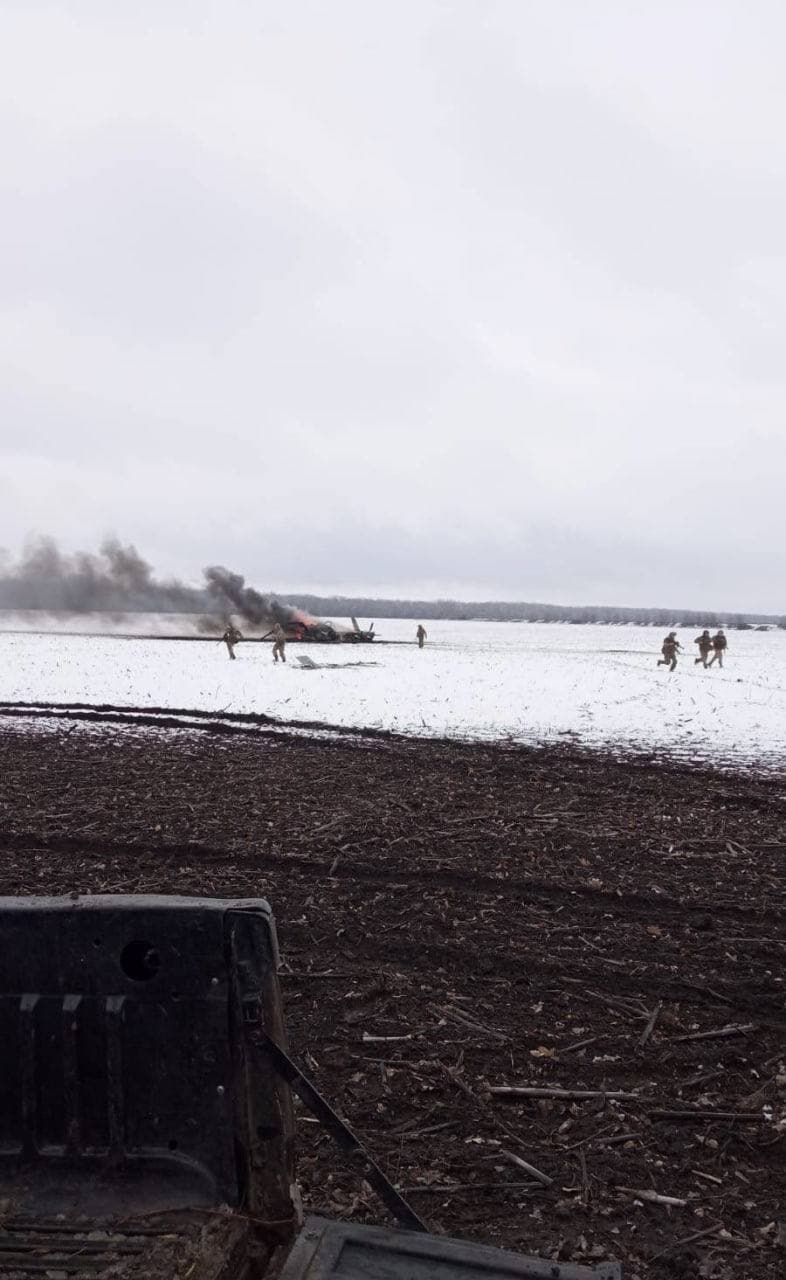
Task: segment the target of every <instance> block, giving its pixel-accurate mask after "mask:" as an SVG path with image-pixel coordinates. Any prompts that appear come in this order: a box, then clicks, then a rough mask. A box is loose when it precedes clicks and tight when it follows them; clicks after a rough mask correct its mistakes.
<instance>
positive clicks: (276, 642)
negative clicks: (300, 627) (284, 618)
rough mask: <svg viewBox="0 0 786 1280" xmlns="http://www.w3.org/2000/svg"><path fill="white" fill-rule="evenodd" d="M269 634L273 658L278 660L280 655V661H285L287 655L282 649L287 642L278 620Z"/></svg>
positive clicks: (285, 634)
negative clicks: (271, 638)
mask: <svg viewBox="0 0 786 1280" xmlns="http://www.w3.org/2000/svg"><path fill="white" fill-rule="evenodd" d="M270 635H272V637H273V660H274V661H275V662H278V660H279V657H280V658H281V661H282V662H286V660H287V655H286V653H285V651H284V650H285V647H286V643H287V633H286V631H285V630H284V628H283V627H282V625H281V623H280V622H277V623H276V625H275V626H274V628H273V630H272V631H271V632H270Z"/></svg>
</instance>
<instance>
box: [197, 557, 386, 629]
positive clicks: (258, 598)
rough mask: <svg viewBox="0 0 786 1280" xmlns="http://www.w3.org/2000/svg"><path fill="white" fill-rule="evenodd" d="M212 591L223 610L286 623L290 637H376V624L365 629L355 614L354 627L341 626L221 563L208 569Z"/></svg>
mask: <svg viewBox="0 0 786 1280" xmlns="http://www.w3.org/2000/svg"><path fill="white" fill-rule="evenodd" d="M205 578H206V580H207V587H208V591H209V592H210V594H211V596H212V597H213V599H214V600H215V601H216V603H217V604H218V605H219V606H220V608H221V610H222V613H223V614H226V613H227V612H229V611H233V612H235V613H238V614H240V616H241V617H242V618H243V620H244V621H245V622H247V623H249V624H250V625H251V626H255V627H259V626H263V627H272V626H275V625H276V624H278V625H279V626H281V627H283V629H284V631H285V632H286V635H287V639H288V640H296V641H298V642H304V641H305V642H307V643H310V644H370V643H371V641H373V639H374V625H373V623H372V625H371V626H370V627H369V628H367V629H365V630H364V629H363V628H362V627H360V626H359V625H358V622H357V620H356V619H355V618H352V620H351V621H352V627H351V628H346V627H345V628H341V627H337V626H335V624H334V623H332V622H327V621H326V620H325V619H323V618H312V617H311V615H310V614H308V613H306V612H305V611H304V610H303V609H296V608H295V607H294V606H293V605H290V604H284V603H283V602H282V601H281V600H277V599H276V598H275V596H269V595H268V596H266V595H263V594H262V593H261V592H260V591H255V590H254V588H253V587H247V586H246V583H245V578H244V577H243V575H242V574H239V573H232V571H231V570H229V569H225V568H223V567H222V566H220V565H214V566H213V567H211V568H209V569H206V570H205Z"/></svg>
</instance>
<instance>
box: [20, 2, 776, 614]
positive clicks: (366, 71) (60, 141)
mask: <svg viewBox="0 0 786 1280" xmlns="http://www.w3.org/2000/svg"><path fill="white" fill-rule="evenodd" d="M785 59H786V6H784V4H783V3H782V0H773V2H772V3H769V2H768V0H747V2H742V0H741V2H740V3H726V2H724V0H704V2H703V3H702V2H700V0H673V2H671V3H670V2H669V0H658V2H657V3H655V0H641V2H640V3H639V2H638V0H617V2H614V3H612V2H604V0H575V3H574V2H571V0H500V2H497V0H472V2H469V0H384V2H383V0H247V2H244V0H215V3H208V2H207V0H134V2H133V3H129V4H119V3H115V4H111V3H107V0H71V2H70V3H68V2H66V0H60V2H58V0H51V3H43V2H41V0H0V156H1V157H2V163H0V219H1V220H2V221H1V224H0V230H1V233H0V511H1V512H2V521H1V522H0V545H5V546H6V547H8V548H9V549H11V550H12V551H18V549H19V548H20V547H21V545H22V543H23V541H24V539H25V536H26V535H28V534H29V533H32V532H41V533H51V534H54V535H55V536H57V537H58V538H59V539H61V540H62V542H63V544H64V546H66V547H68V548H75V547H79V546H85V547H94V546H96V545H97V543H98V542H99V541H100V539H101V538H102V537H103V536H104V535H105V534H107V533H116V534H117V535H118V536H120V537H121V538H122V539H124V540H129V541H133V542H135V543H136V544H137V545H138V547H139V549H140V550H141V551H142V552H143V553H144V554H145V555H146V556H147V557H148V558H149V559H150V560H152V561H153V563H154V564H155V566H156V567H157V569H158V570H159V571H161V572H164V573H175V574H180V575H183V576H184V577H186V578H189V579H197V578H198V577H199V575H200V572H201V569H202V566H203V565H204V564H206V563H210V562H215V561H219V562H225V563H227V564H229V565H230V566H231V567H233V568H235V569H237V570H239V571H241V572H244V573H245V574H246V575H247V576H248V577H249V579H250V580H252V581H253V582H255V583H256V585H258V586H260V587H262V588H268V587H273V588H277V589H286V588H299V589H318V590H328V591H329V590H334V589H335V590H341V591H363V592H369V591H373V592H376V593H379V594H383V595H396V594H407V595H410V594H413V593H415V594H421V595H433V594H439V595H456V596H459V597H461V596H464V597H477V596H479V595H480V596H484V597H490V596H496V597H505V598H519V599H540V600H544V601H573V602H577V603H619V604H663V605H683V606H686V607H687V606H691V605H694V606H696V607H704V606H716V607H719V608H723V607H729V608H739V609H751V610H752V609H758V610H764V611H778V612H782V611H784V609H786V592H785V591H784V586H785V584H786V574H784V547H785V546H786V501H784V488H785V484H784V482H785V480H786V347H785V344H784V338H785V337H786V129H784V120H786V77H784V74H783V67H784V60H785Z"/></svg>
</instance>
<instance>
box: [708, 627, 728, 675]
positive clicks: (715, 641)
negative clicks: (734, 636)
mask: <svg viewBox="0 0 786 1280" xmlns="http://www.w3.org/2000/svg"><path fill="white" fill-rule="evenodd" d="M728 647H729V642H728V640H727V639H726V636H725V635H724V633H723V630H722V628H721V629H719V630H718V632H717V633H716V634H715V635H714V636H713V637H712V649H713V653H712V657H711V658H710V661H709V666H712V664H713V662H717V664H718V666H719V667H722V666H723V655H724V653H725V652H726V650H727V649H728Z"/></svg>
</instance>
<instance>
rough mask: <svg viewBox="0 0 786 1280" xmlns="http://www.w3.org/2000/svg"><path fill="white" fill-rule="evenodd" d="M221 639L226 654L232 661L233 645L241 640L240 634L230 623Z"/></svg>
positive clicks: (233, 654) (233, 656) (233, 655)
mask: <svg viewBox="0 0 786 1280" xmlns="http://www.w3.org/2000/svg"><path fill="white" fill-rule="evenodd" d="M221 639H222V640H223V642H224V644H225V645H226V647H227V653H228V654H229V656H230V658H232V660H233V661H234V658H235V645H236V644H237V643H238V642H239V641H240V640H242V639H243V636H242V633H241V632H240V631H238V629H237V627H236V626H234V624H233V623H231V622H230V624H229V626H228V627H227V629H226V631H225V632H224V634H223V635H222V637H221Z"/></svg>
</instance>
